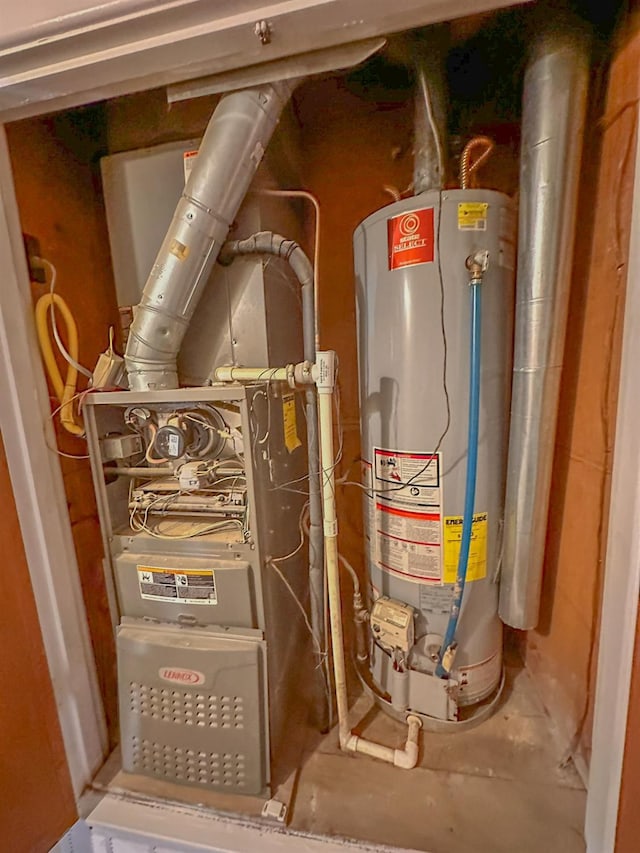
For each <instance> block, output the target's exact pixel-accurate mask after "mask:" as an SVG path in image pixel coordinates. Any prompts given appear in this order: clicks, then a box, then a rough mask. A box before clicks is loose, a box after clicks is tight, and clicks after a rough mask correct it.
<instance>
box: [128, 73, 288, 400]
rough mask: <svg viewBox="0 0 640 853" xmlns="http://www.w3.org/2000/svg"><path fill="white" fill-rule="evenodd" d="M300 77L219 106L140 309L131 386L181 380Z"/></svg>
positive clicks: (166, 385) (172, 384) (132, 339)
mask: <svg viewBox="0 0 640 853" xmlns="http://www.w3.org/2000/svg"><path fill="white" fill-rule="evenodd" d="M297 82H299V81H288V82H283V83H273V84H266V85H264V86H259V87H256V88H254V89H246V90H244V91H241V92H234V93H232V94H229V95H225V96H224V97H223V98H222V100H221V101H220V103H219V104H218V106H217V107H216V110H215V112H214V114H213V116H212V118H211V121H210V122H209V126H208V127H207V130H206V133H205V135H204V138H203V140H202V144H201V146H200V150H199V155H198V158H197V160H196V162H195V165H194V168H193V171H192V172H191V175H190V177H189V180H188V182H187V185H186V187H185V190H184V193H183V195H182V197H181V199H180V201H179V202H178V206H177V208H176V212H175V214H174V217H173V220H172V222H171V225H170V227H169V230H168V232H167V235H166V237H165V239H164V241H163V243H162V246H161V247H160V251H159V253H158V256H157V258H156V262H155V264H154V265H153V268H152V270H151V273H150V274H149V278H148V279H147V283H146V285H145V288H144V292H143V294H142V299H141V302H140V304H139V305H138V307H137V309H136V313H135V318H134V321H133V325H132V326H131V329H130V334H129V340H128V343H127V350H126V353H125V363H126V367H127V373H128V376H129V385H130V388H131V390H135V391H145V390H148V389H150V390H156V391H158V390H162V389H170V388H177V387H178V373H177V368H176V359H177V356H178V352H179V351H180V346H181V344H182V340H183V338H184V336H185V333H186V331H187V327H188V325H189V321H190V320H191V317H192V316H193V313H194V311H195V309H196V306H197V304H198V300H199V298H200V296H201V293H202V290H203V288H204V286H205V285H206V282H207V280H208V277H209V273H210V271H211V268H212V266H213V264H214V263H215V261H216V258H217V257H218V253H219V251H220V249H221V248H222V245H223V243H224V242H225V240H226V238H227V233H228V231H229V227H230V225H231V223H232V222H233V220H234V218H235V216H236V214H237V212H238V209H239V208H240V205H241V204H242V201H243V199H244V197H245V195H246V193H247V190H248V189H249V186H250V184H251V181H252V180H253V177H254V175H255V173H256V171H257V169H258V166H259V165H260V161H261V160H262V157H263V155H264V151H265V148H266V147H267V145H268V144H269V140H270V139H271V136H272V134H273V131H274V129H275V127H276V125H277V123H278V120H279V118H280V114H281V112H282V109H283V107H284V105H285V104H286V103H287V101H288V99H289V97H290V95H291V92H292V91H293V89H294V87H295V85H296V83H297Z"/></svg>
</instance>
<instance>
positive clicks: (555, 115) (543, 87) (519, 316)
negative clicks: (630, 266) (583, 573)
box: [500, 26, 589, 629]
mask: <svg viewBox="0 0 640 853" xmlns="http://www.w3.org/2000/svg"><path fill="white" fill-rule="evenodd" d="M588 79H589V41H588V38H587V36H586V34H585V33H584V32H583V31H581V30H576V29H575V28H574V29H573V30H568V29H567V30H565V31H564V32H563V31H558V30H557V28H556V26H554V31H553V32H546V33H543V34H542V36H541V37H539V39H538V41H537V43H536V45H535V49H534V53H533V55H532V58H531V59H530V61H529V64H528V66H527V69H526V73H525V81H524V95H523V98H524V108H523V118H522V149H521V162H520V222H519V240H518V244H519V247H518V275H517V284H516V316H515V348H514V364H513V388H512V405H511V426H510V435H509V459H508V470H507V492H506V506H505V528H504V536H505V538H504V554H503V561H502V579H501V587H500V617H501V618H502V620H503V622H505V623H506V624H507V625H511V626H512V627H514V628H520V629H531V628H534V627H535V626H536V624H537V622H538V614H539V607H540V591H541V585H542V567H543V560H544V551H545V538H546V528H547V513H548V508H549V493H550V487H551V470H552V463H553V449H554V441H555V432H556V421H557V414H558V397H559V387H560V375H561V371H562V360H563V351H564V340H565V330H566V323H567V310H568V304H569V289H570V284H571V266H572V256H573V245H574V232H575V223H576V210H577V203H578V190H579V185H580V161H581V153H582V140H583V134H584V129H585V112H586V97H587V87H588Z"/></svg>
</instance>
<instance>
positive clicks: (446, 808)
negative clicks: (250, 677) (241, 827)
mask: <svg viewBox="0 0 640 853" xmlns="http://www.w3.org/2000/svg"><path fill="white" fill-rule="evenodd" d="M351 720H352V725H353V727H354V728H355V730H357V731H358V733H361V734H365V735H366V736H367V737H369V738H371V739H373V740H377V741H378V742H380V743H384V744H386V745H389V746H401V745H402V743H403V739H404V736H405V730H404V727H403V726H402V725H400V724H398V723H396V722H395V721H393V720H391V719H390V718H389V717H387V716H386V715H385V714H384V713H382V712H381V711H378V710H377V709H376V708H373V707H372V703H371V701H370V700H369V699H368V698H367V697H366V696H363V695H359V696H356V697H355V698H354V701H353V703H352V710H351ZM291 728H292V730H293V731H296V732H298V733H302V734H304V727H303V726H300V725H299V724H297V723H296V722H295V721H294V720H292V726H291ZM557 742H558V741H557V738H556V736H555V732H554V728H553V725H552V722H551V720H550V719H549V717H548V716H547V714H546V713H545V710H544V708H543V706H542V703H541V702H540V699H539V698H538V695H537V692H536V689H535V686H534V683H533V681H532V679H531V677H530V676H529V674H528V673H527V671H526V670H525V669H524V668H523V667H522V665H521V664H519V663H518V661H517V659H513V658H512V659H511V662H510V663H508V664H507V667H506V685H505V690H504V693H503V697H502V700H501V704H500V706H499V707H498V709H497V710H496V712H495V713H494V715H493V716H492V717H491V718H490V719H489V720H487V721H486V722H484V723H481V724H480V725H479V726H477V727H476V728H474V729H472V730H470V731H465V732H457V733H456V734H433V733H428V732H423V733H422V734H421V747H420V762H419V766H418V767H417V768H416V769H414V770H411V771H404V770H399V769H397V768H394V767H391V766H389V765H387V764H384V763H382V762H379V761H375V760H374V759H371V758H368V757H365V756H351V755H345V754H344V753H341V752H340V751H339V749H338V745H337V734H336V732H335V731H333V732H331V733H330V734H328V735H327V736H325V737H319V736H318V735H317V734H315V735H314V734H308V735H307V740H306V743H305V745H304V747H302V748H300V744H298V745H295V744H292V749H293V750H294V752H295V753H296V755H295V757H294V754H293V753H292V756H291V761H290V762H288V764H289V767H290V768H292V767H293V768H297V769H294V770H293V771H292V772H290V773H289V775H288V778H287V779H286V781H284V782H283V783H282V784H281V785H280V786H279V788H278V789H277V790H276V792H275V794H274V797H275V798H276V799H278V800H280V801H282V802H284V803H286V804H287V806H288V825H289V827H290V829H292V830H294V831H297V832H300V833H305V834H306V833H308V834H310V835H313V836H316V837H318V836H325V837H326V836H329V837H331V838H333V839H338V838H342V839H352V840H354V841H358V842H361V843H362V842H363V843H364V844H365V845H366V849H368V850H369V849H371V847H369V845H373V847H374V849H378V850H380V849H386V850H388V849H389V848H391V849H396V850H397V849H398V848H400V849H403V850H413V851H422V852H423V853H583V851H584V849H585V845H584V841H583V838H582V827H583V823H584V810H585V804H586V791H585V790H584V787H583V785H582V782H581V780H580V778H579V776H578V774H577V773H576V772H575V770H574V768H573V765H572V764H569V765H568V766H563V763H562V756H561V752H560V749H559V748H558V746H557ZM283 778H284V777H283ZM97 791H103V792H104V791H110V792H113V793H116V794H118V795H121V796H125V797H127V796H131V795H132V794H133V795H135V796H137V797H138V798H140V797H142V798H143V799H144V800H147V801H154V800H155V802H157V800H158V799H161V800H164V801H165V802H166V801H169V802H173V803H182V804H185V805H190V806H191V807H196V808H197V809H198V810H204V811H206V812H207V813H209V814H210V813H211V810H213V811H214V812H215V813H216V814H218V815H221V816H222V815H228V816H229V817H231V816H235V819H238V818H240V819H243V820H249V821H251V822H253V823H254V824H255V825H259V824H260V823H261V817H260V815H261V810H262V806H263V801H262V800H260V799H259V798H257V797H243V796H238V795H222V794H219V793H217V792H211V791H208V792H205V791H202V790H195V789H193V788H186V787H182V786H177V785H171V784H168V783H166V782H161V781H160V780H154V779H149V778H146V777H142V776H132V775H130V774H125V773H122V771H121V770H120V766H119V753H118V752H116V753H114V755H113V756H112V758H111V759H110V761H109V762H108V763H107V765H105V767H104V768H103V770H102V771H101V773H100V774H99V776H98V778H97V779H96V784H95V786H94V792H97ZM301 844H302V845H303V846H302V847H301V848H300V849H301V850H302V849H305V847H304V842H302V841H301ZM375 845H383V846H382V847H381V848H377V847H375Z"/></svg>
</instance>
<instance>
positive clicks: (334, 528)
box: [314, 353, 422, 770]
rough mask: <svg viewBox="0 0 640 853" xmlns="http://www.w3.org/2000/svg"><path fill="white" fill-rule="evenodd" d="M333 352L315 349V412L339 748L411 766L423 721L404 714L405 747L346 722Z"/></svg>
mask: <svg viewBox="0 0 640 853" xmlns="http://www.w3.org/2000/svg"><path fill="white" fill-rule="evenodd" d="M333 355H334V354H333V353H318V356H317V358H316V368H318V367H319V368H320V369H316V370H315V371H314V373H315V375H316V376H317V381H316V384H317V388H318V412H319V418H320V470H321V472H322V477H321V482H322V508H323V518H324V548H325V563H326V567H327V584H328V590H329V620H330V625H331V647H332V652H333V673H334V680H335V685H336V705H337V711H338V735H339V739H340V748H341V749H343V750H345V751H346V752H360V753H363V754H365V755H370V756H371V757H373V758H378V759H380V760H381V761H386V762H388V763H389V764H393V765H395V766H396V767H401V768H403V769H405V770H411V769H412V768H413V767H415V766H416V764H417V762H418V733H419V731H420V727H421V726H422V722H421V721H420V718H419V717H417V716H415V715H413V714H410V715H409V716H408V717H407V725H408V729H407V740H406V744H405V747H404V749H393V748H392V747H388V746H382V745H381V744H377V743H374V742H373V741H369V740H365V738H362V737H360V736H359V735H354V734H353V733H352V731H351V728H350V726H349V700H348V696H347V674H346V666H345V656H344V634H343V630H342V599H341V596H340V572H339V565H338V561H339V555H338V519H337V515H336V493H335V478H334V468H335V462H334V446H333V416H332V410H333V399H332V398H333V388H334V371H333Z"/></svg>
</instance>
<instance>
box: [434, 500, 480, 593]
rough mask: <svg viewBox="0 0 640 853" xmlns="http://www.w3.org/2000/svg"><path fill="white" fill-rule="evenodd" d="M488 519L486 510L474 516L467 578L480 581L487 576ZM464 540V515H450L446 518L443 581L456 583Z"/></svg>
mask: <svg viewBox="0 0 640 853" xmlns="http://www.w3.org/2000/svg"><path fill="white" fill-rule="evenodd" d="M487 520H488V515H487V513H486V512H477V513H475V515H474V516H473V527H472V529H471V546H470V548H469V564H468V566H467V580H468V581H479V580H482V578H486V576H487ZM461 541H462V516H461V515H448V516H445V519H444V574H443V578H442V582H443V583H455V582H456V575H457V573H458V558H459V557H460V542H461Z"/></svg>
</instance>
